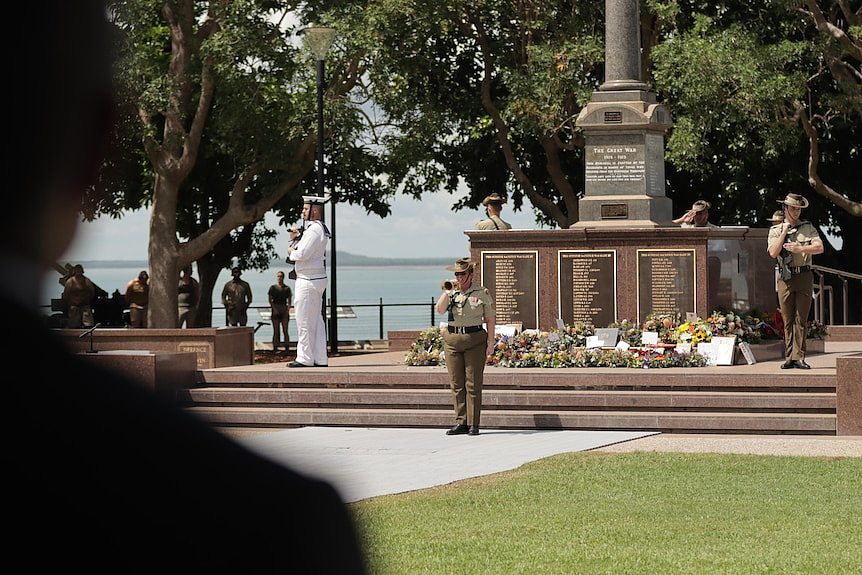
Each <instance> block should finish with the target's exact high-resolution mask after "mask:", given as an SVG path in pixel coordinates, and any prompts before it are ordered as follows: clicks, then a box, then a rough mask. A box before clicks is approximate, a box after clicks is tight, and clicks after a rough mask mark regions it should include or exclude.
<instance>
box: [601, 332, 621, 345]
mask: <svg viewBox="0 0 862 575" xmlns="http://www.w3.org/2000/svg"><path fill="white" fill-rule="evenodd" d="M619 336H620V330H619V328H616V327H603V328H599V329H597V330H596V337H597V338H599V341H600V342H602V343H601V345H602V347H614V346H615V345H616V344H617V338H618V337H619Z"/></svg>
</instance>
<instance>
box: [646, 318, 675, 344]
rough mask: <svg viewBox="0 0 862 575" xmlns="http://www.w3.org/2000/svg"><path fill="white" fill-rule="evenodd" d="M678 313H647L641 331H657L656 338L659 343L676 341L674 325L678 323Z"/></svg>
mask: <svg viewBox="0 0 862 575" xmlns="http://www.w3.org/2000/svg"><path fill="white" fill-rule="evenodd" d="M679 320H680V317H679V315H678V314H655V313H650V314H647V316H646V319H645V320H644V324H643V331H656V332H658V340H659V341H660V342H661V343H666V344H670V343H676V342H677V334H676V327H677V325H678V324H679Z"/></svg>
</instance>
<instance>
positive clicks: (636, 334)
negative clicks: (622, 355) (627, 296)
mask: <svg viewBox="0 0 862 575" xmlns="http://www.w3.org/2000/svg"><path fill="white" fill-rule="evenodd" d="M608 327H613V328H617V329H618V330H620V341H624V342H626V343H627V344H629V345H631V346H634V347H638V346H639V345H640V344H641V328H640V326H639V325H638V324H637V323H635V322H633V321H631V320H628V319H623V320H620V321H615V322H613V323H612V324H611V325H609V326H608Z"/></svg>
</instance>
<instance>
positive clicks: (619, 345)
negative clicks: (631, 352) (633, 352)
mask: <svg viewBox="0 0 862 575" xmlns="http://www.w3.org/2000/svg"><path fill="white" fill-rule="evenodd" d="M630 347H631V346H630V345H629V342H627V341H626V340H624V339H621V340H619V341H618V342H617V349H618V350H620V351H625V350H627V349H628V348H630Z"/></svg>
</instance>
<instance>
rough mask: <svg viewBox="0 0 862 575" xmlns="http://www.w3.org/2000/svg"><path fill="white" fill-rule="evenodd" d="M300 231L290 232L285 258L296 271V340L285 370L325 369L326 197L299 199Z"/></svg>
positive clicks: (327, 232) (326, 363)
mask: <svg viewBox="0 0 862 575" xmlns="http://www.w3.org/2000/svg"><path fill="white" fill-rule="evenodd" d="M302 200H303V206H302V219H303V222H304V227H303V229H302V230H295V229H293V230H290V239H291V245H290V246H289V247H288V248H287V259H288V261H290V262H293V263H294V265H295V268H294V270H295V272H296V278H295V279H296V286H295V287H296V289H295V290H294V291H295V299H294V310H295V314H296V328H297V330H298V332H299V337H298V339H297V342H296V360H295V361H292V362H290V363H288V364H287V367H326V366H327V365H328V364H329V360H328V358H327V356H326V327H325V325H324V323H323V315H322V314H321V311H322V309H323V293H324V292H325V291H326V265H325V262H324V256H325V254H326V244H327V243H328V242H329V238H330V237H331V235H332V234H330V233H329V229H327V227H326V224H324V223H323V222H322V221H321V220H322V218H323V204H325V203H326V202H327V201H328V200H329V197H328V196H302Z"/></svg>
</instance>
